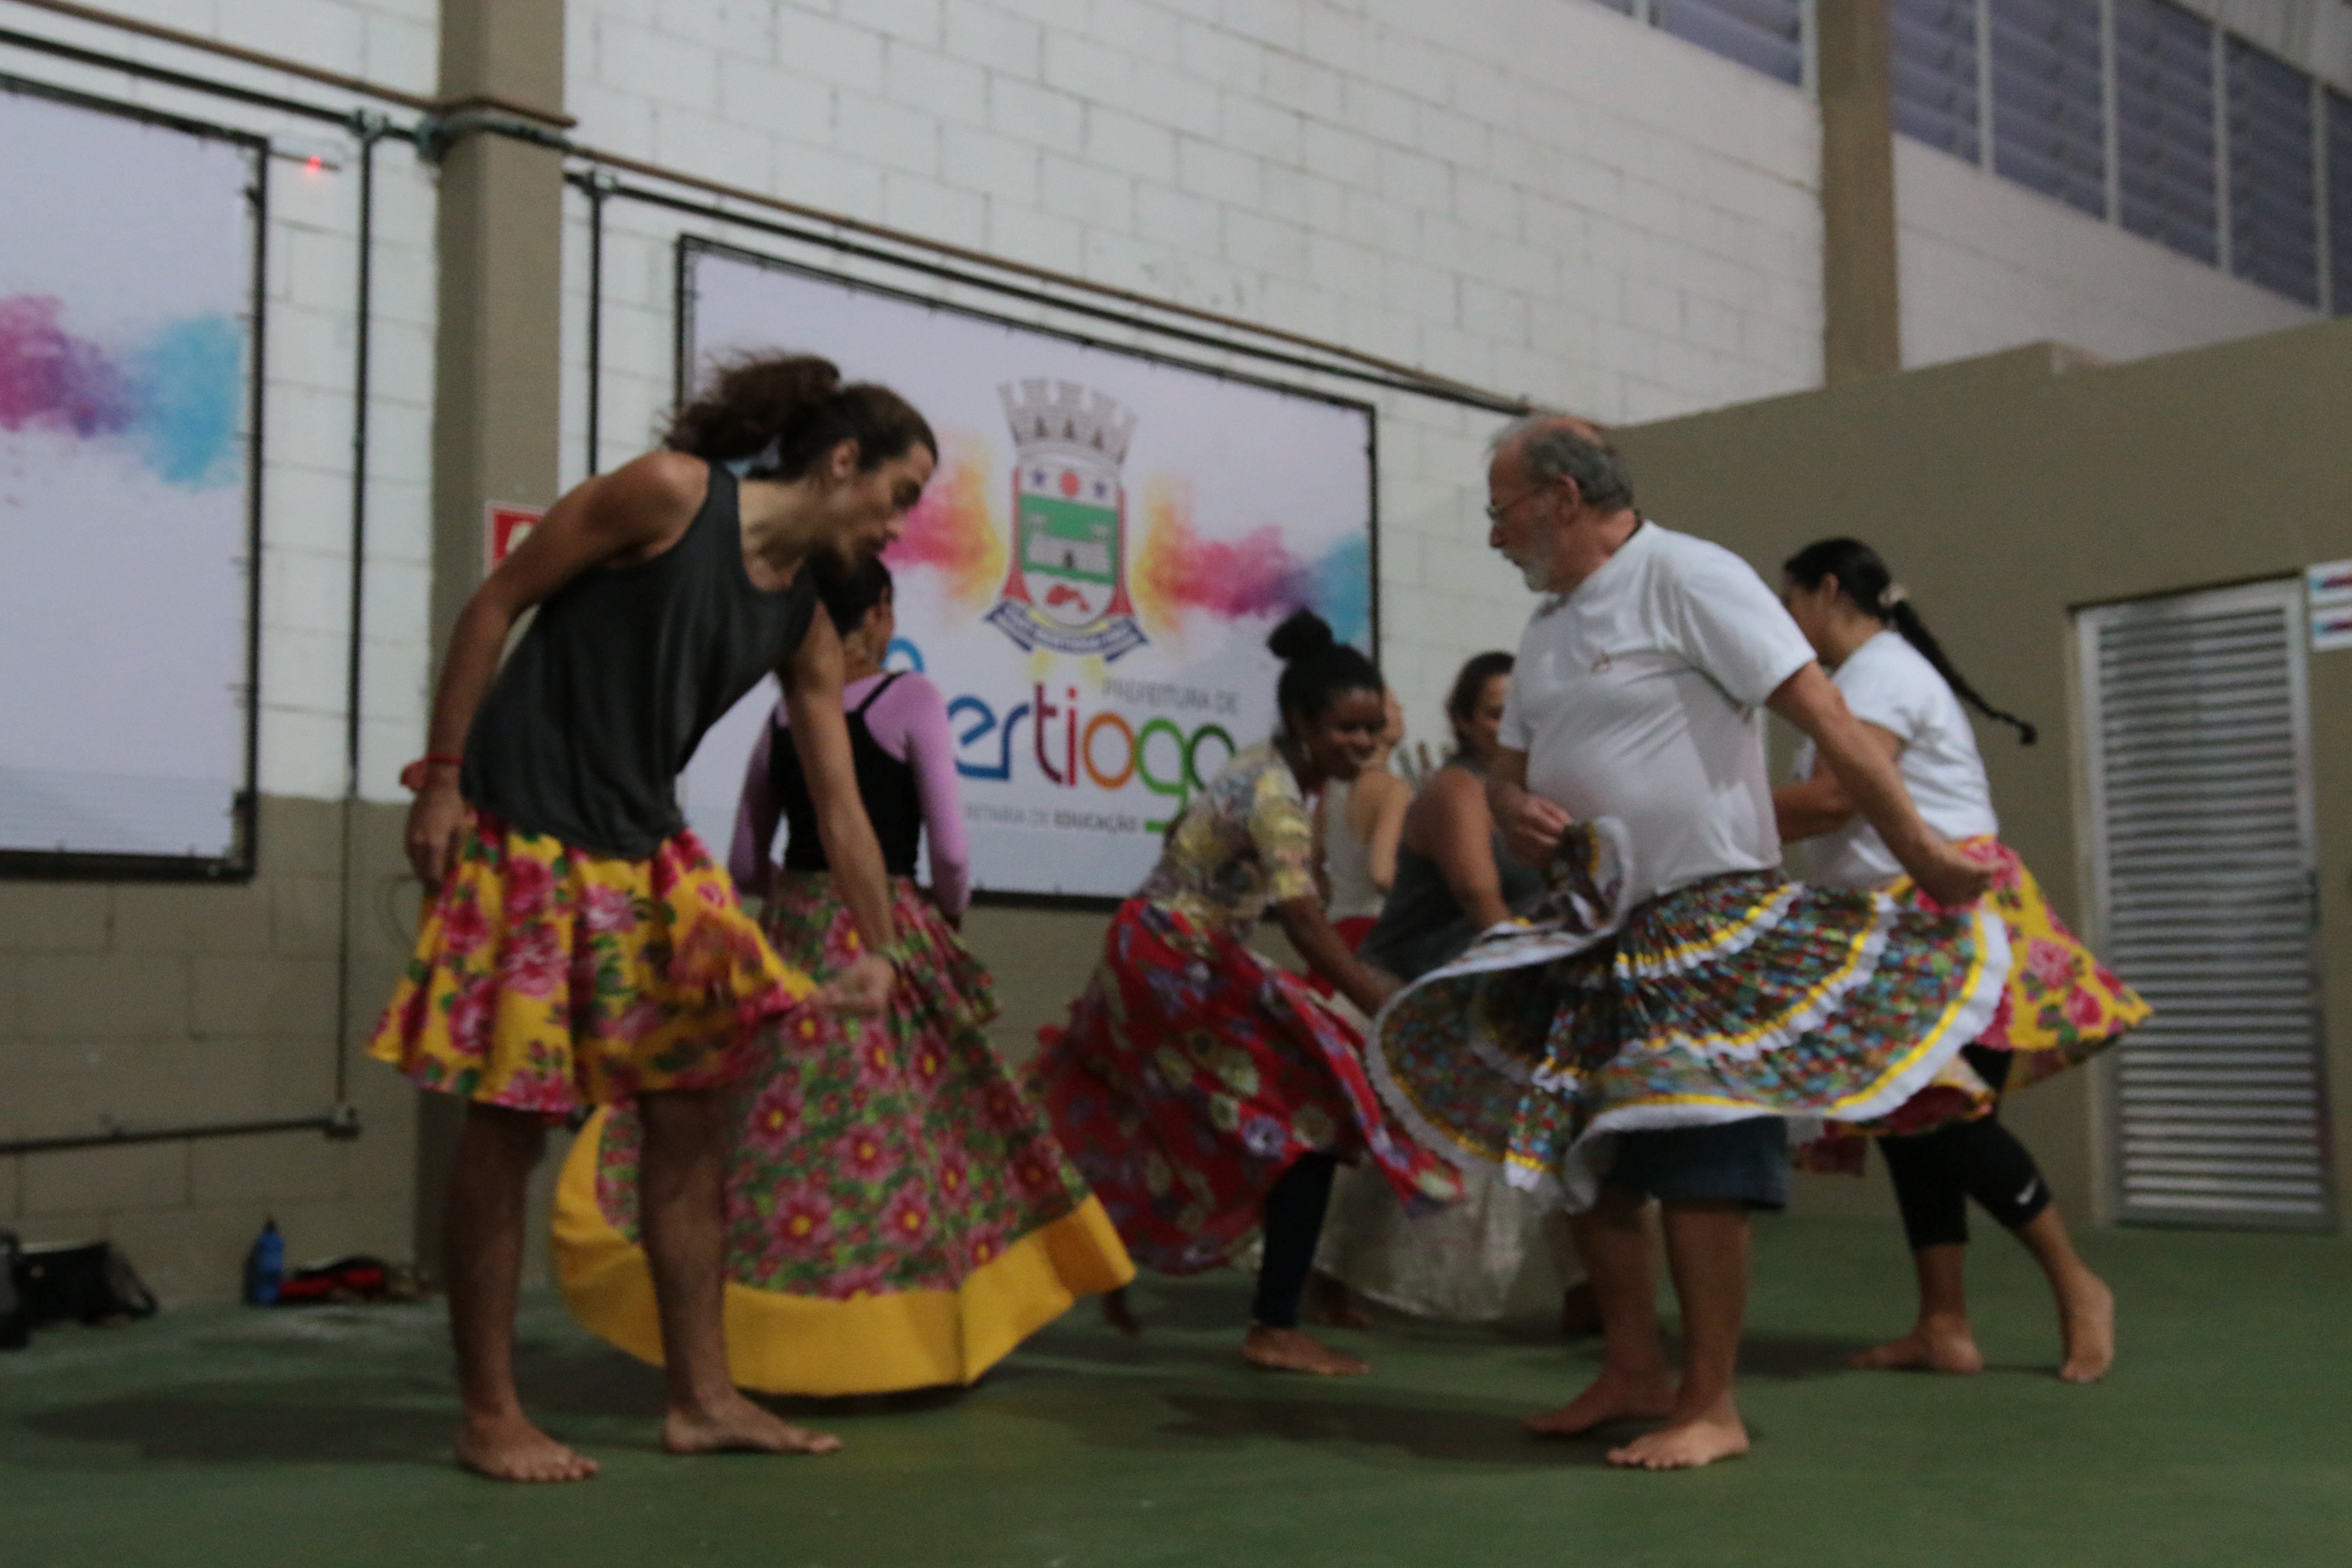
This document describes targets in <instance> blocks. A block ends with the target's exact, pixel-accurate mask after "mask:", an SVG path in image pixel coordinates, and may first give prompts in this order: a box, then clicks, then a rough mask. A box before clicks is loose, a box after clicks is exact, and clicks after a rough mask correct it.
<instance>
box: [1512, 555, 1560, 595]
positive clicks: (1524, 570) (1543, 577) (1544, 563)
mask: <svg viewBox="0 0 2352 1568" xmlns="http://www.w3.org/2000/svg"><path fill="white" fill-rule="evenodd" d="M1511 564H1512V565H1514V566H1517V568H1518V569H1519V576H1520V578H1521V580H1522V581H1524V582H1525V583H1526V584H1527V585H1528V591H1529V592H1531V593H1537V594H1549V593H1550V592H1551V552H1550V551H1549V550H1547V549H1545V548H1544V547H1543V545H1542V543H1541V542H1538V543H1537V544H1535V545H1534V546H1533V547H1532V548H1531V549H1529V550H1528V558H1527V559H1526V560H1524V561H1514V562H1512V563H1511Z"/></svg>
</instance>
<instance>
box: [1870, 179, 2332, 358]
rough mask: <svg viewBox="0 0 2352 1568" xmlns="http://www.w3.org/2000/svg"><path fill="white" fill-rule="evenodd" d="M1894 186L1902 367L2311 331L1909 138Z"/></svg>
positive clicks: (2147, 244) (2279, 309) (2111, 354)
mask: <svg viewBox="0 0 2352 1568" xmlns="http://www.w3.org/2000/svg"><path fill="white" fill-rule="evenodd" d="M1895 210H1896V215H1897V221H1898V223H1899V224H1900V226H1901V234H1902V237H1901V245H1902V289H1903V363H1905V364H1906V365H1926V364H1938V363H1943V362H1944V361H1947V360H1955V359H1966V358H1969V356H1971V355H1975V354H1982V353H1993V352H1995V351H1996V350H2000V349H2006V348H2014V347H2015V346H2017V345H2018V344H2020V343H2025V342H2035V341H2037V340H2040V339H2043V338H2054V339H2057V340H2058V341H2060V342H2065V343H2070V344H2072V345H2074V347H2076V348H2081V349H2087V350H2089V351H2090V352H2091V353H2095V354H2097V355H2098V356H2100V357H2101V358H2103V359H2109V360H2128V359H2139V358H2142V357H2144V356H2146V355H2148V354H2155V353H2171V352H2174V351H2176V350H2179V349H2189V348H2195V347H2197V346H2199V345H2200V344H2203V343H2211V342H2223V341H2225V340H2228V339H2231V338H2242V337H2247V336H2250V335H2252V334H2253V333H2256V332H2266V331H2281V330H2283V329H2285V328H2288V327H2298V326H2305V325H2308V324H2309V323H2311V322H2314V321H2319V320H2320V319H2321V318H2320V316H2319V314H2318V312H2316V311H2315V310H2307V309H2305V307H2304V306H2302V305H2299V304H2297V303H2296V302H2294V300H2289V299H2287V298H2285V297H2284V296H2283V295H2279V294H2273V293H2272V292H2271V291H2270V290H2269V289H2260V288H2256V287H2255V286H2254V285H2253V284H2252V283H2245V282H2241V281H2240V280H2239V279H2235V278H2231V277H2230V276H2229V275H2228V274H2226V273H2223V272H2221V271H2219V270H2217V269H2216V268H2211V267H2209V266H2207V265H2205V264H2204V263H2203V262H2201V261H2195V260H2192V259H2190V258H2188V257H2185V256H2179V255H2177V254H2175V253H2174V252H2172V251H2170V250H2167V249H2166V248H2165V247H2162V246H2160V245H2158V244H2156V243H2155V242H2153V241H2151V240H2146V239H2142V238H2140V237H2138V236H2137V235H2134V234H2129V233H2126V232H2125V231H2124V230H2123V229H2121V228H2118V227H2116V226H2114V225H2111V224H2105V223H2100V222H2097V221H2096V220H2095V219H2092V218H2089V217H2086V216H2084V215H2082V214H2081V213H2078V212H2076V211H2074V209H2073V208H2072V207H2068V206H2065V205H2062V204H2060V203H2058V202H2055V201H2053V200H2051V199H2050V198H2049V197H2046V196H2043V195H2038V194H2036V193H2035V192H2032V191H2029V190H2027V189H2026V188H2025V187H2024V186H2022V185H2019V184H2014V183H2012V182H2011V181H2008V180H2004V179H2001V178H2000V177H1999V176H1997V175H1994V174H1987V173H1985V172H1984V171H1983V170H1981V169H1979V168H1977V167H1976V166H1975V165H1974V164H1971V163H1962V162H1961V161H1960V160H1958V159H1957V158H1953V157H1948V156H1947V155H1946V154H1944V153H1938V152H1937V151H1935V150H1934V149H1933V148H1929V147H1923V146H1920V145H1918V144H1917V143H1916V142H1912V141H1910V140H1909V139H1908V138H1906V137H1901V136H1898V137H1896V138H1895Z"/></svg>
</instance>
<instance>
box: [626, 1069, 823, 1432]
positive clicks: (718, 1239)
mask: <svg viewBox="0 0 2352 1568" xmlns="http://www.w3.org/2000/svg"><path fill="white" fill-rule="evenodd" d="M637 1114H638V1117H639V1119H640V1120H641V1121H643V1123H644V1125H645V1148H644V1152H643V1153H642V1154H641V1155H640V1157H639V1160H638V1165H637V1212H638V1215H639V1216H640V1219H641V1222H642V1226H643V1230H644V1233H645V1244H646V1260H647V1262H649V1263H650V1264H651V1265H652V1268H653V1277H654V1301H655V1304H656V1308H657V1310H659V1312H660V1315H661V1331H662V1363H663V1368H664V1377H665V1381H666V1382H667V1385H668V1398H669V1412H668V1415H667V1418H666V1419H665V1420H664V1422H663V1425H662V1447H665V1448H667V1449H668V1450H669V1451H670V1452H671V1453H673V1454H714V1453H725V1452H756V1453H769V1454H829V1453H831V1452H832V1451H833V1450H834V1449H835V1448H838V1447H841V1440H840V1439H839V1438H837V1437H834V1436H829V1435H827V1434H825V1433H822V1432H811V1431H808V1430H806V1429H805V1428H803V1427H799V1426H793V1425H792V1424H791V1423H790V1422H788V1421H783V1420H781V1419H779V1418H778V1417H777V1416H775V1415H772V1414H770V1413H769V1412H767V1411H765V1410H762V1409H761V1408H760V1406H758V1405H754V1404H752V1403H751V1401H750V1400H749V1399H746V1398H744V1397H743V1395H742V1394H741V1393H740V1391H738V1390H737V1388H736V1387H735V1383H734V1379H733V1378H732V1377H731V1376H730V1374H729V1372H728V1368H727V1330H726V1319H725V1301H726V1266H727V1216H726V1208H725V1204H726V1182H727V1156H728V1150H729V1144H730V1140H729V1129H728V1114H729V1111H728V1106H727V1101H726V1097H725V1096H724V1095H722V1094H721V1093H719V1091H717V1090H715V1089H698V1090H693V1091H690V1092H671V1093H664V1094H647V1095H642V1096H640V1097H639V1098H638V1100H637Z"/></svg>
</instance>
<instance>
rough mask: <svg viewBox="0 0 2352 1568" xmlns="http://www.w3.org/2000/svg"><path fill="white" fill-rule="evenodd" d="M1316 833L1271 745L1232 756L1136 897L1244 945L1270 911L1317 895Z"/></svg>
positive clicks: (1302, 798) (1285, 766)
mask: <svg viewBox="0 0 2352 1568" xmlns="http://www.w3.org/2000/svg"><path fill="white" fill-rule="evenodd" d="M1314 840H1315V828H1314V824H1313V822H1312V821H1311V820H1310V819H1309V818H1308V816H1307V800H1306V797H1305V796H1304V795H1301V794H1300V793H1299V790H1298V780H1297V777H1296V776H1295V775H1293V774H1292V773H1291V771H1290V764H1289V763H1286V762H1284V761H1283V760H1282V753H1281V752H1277V751H1276V750H1275V748H1274V747H1273V745H1272V744H1270V743H1269V744H1265V745H1259V746H1251V747H1249V748H1248V749H1247V750H1245V751H1240V752H1234V755H1233V758H1232V760H1230V761H1229V762H1227V763H1225V765H1224V767H1223V770H1221V771H1220V772H1219V773H1218V774H1217V776H1216V777H1215V778H1213V779H1212V780H1210V781H1209V785H1208V787H1207V788H1206V789H1205V790H1203V791H1202V793H1201V794H1200V795H1198V796H1197V797H1195V798H1194V800H1193V802H1192V805H1190V806H1188V807H1187V808H1186V809H1185V812H1184V816H1183V817H1182V819H1181V821H1179V822H1178V823H1177V825H1176V831H1175V832H1174V833H1172V834H1171V835H1169V838H1168V847H1167V848H1166V849H1165V850H1163V851H1162V852H1161V853H1160V864H1159V865H1157V866H1155V867H1153V868H1152V870H1151V875H1150V877H1147V878H1146V879H1144V883H1143V887H1142V889H1140V890H1139V892H1138V894H1137V897H1139V898H1145V899H1150V900H1152V901H1153V902H1154V903H1159V904H1164V905H1166V906H1168V907H1169V908H1171V909H1173V910H1176V912H1177V913H1179V914H1181V915H1182V916H1183V917H1184V918H1185V919H1186V920H1187V921H1191V922H1192V924H1193V926H1195V927H1196V928H1198V929H1200V930H1202V931H1224V932H1227V933H1229V934H1231V935H1232V936H1233V937H1234V939H1235V940H1237V941H1244V942H1245V941H1247V940H1248V939H1249V935H1250V933H1251V932H1252V931H1255V930H1256V929H1257V923H1258V921H1260V920H1262V919H1264V918H1265V910H1266V906H1267V905H1269V904H1280V903H1287V902H1288V901H1289V900H1292V899H1310V898H1313V897H1314V896H1315V875H1314V870H1313V868H1312V860H1313V856H1314Z"/></svg>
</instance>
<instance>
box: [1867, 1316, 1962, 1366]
mask: <svg viewBox="0 0 2352 1568" xmlns="http://www.w3.org/2000/svg"><path fill="white" fill-rule="evenodd" d="M1846 1365H1848V1366H1850V1367H1853V1368H1855V1369H1856V1370H1858V1371H1862V1372H1942V1373H1951V1374H1952V1375H1953V1376H1955V1377H1968V1376H1970V1375H1972V1374H1973V1373H1979V1372H1982V1371H1983V1370H1984V1352H1981V1351H1979V1350H1978V1349H1977V1340H1976V1335H1975V1334H1973V1333H1971V1332H1970V1331H1969V1325H1968V1321H1967V1320H1966V1319H1961V1320H1959V1321H1951V1320H1948V1319H1942V1318H1931V1319H1928V1320H1927V1321H1923V1322H1922V1323H1920V1324H1919V1326H1918V1327H1916V1328H1915V1329H1913V1330H1912V1331H1910V1332H1909V1333H1907V1334H1906V1335H1904V1336H1903V1337H1902V1338H1901V1339H1899V1340H1889V1341H1887V1342H1886V1343H1885V1344H1883V1345H1874V1346H1873V1347H1872V1348H1871V1349H1869V1350H1866V1351H1864V1352H1862V1353H1861V1354H1859V1355H1856V1356H1853V1357H1851V1358H1850V1359H1848V1361H1847V1362H1846Z"/></svg>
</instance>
